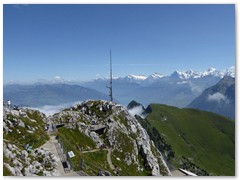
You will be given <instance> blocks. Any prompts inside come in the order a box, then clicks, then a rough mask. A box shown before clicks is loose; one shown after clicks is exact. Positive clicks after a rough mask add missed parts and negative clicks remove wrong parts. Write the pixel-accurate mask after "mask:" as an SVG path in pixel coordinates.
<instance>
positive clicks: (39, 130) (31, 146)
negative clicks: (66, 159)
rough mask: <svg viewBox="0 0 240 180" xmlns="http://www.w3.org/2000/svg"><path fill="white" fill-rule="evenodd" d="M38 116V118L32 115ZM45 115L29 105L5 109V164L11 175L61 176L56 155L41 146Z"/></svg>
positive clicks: (43, 135) (43, 140)
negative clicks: (26, 107)
mask: <svg viewBox="0 0 240 180" xmlns="http://www.w3.org/2000/svg"><path fill="white" fill-rule="evenodd" d="M33 118H36V119H33ZM44 121H47V119H46V116H45V115H44V114H42V113H40V112H39V111H35V110H30V109H20V110H8V111H5V110H4V112H3V125H4V126H3V156H4V160H3V164H4V167H5V168H6V169H7V170H8V172H9V173H10V174H7V175H12V176H58V175H59V173H58V170H57V162H56V157H55V156H54V155H53V154H52V153H51V152H49V151H47V150H44V149H40V148H39V146H40V145H41V144H43V143H44V142H45V141H46V140H47V138H48V136H47V134H46V132H44V131H43V125H44Z"/></svg>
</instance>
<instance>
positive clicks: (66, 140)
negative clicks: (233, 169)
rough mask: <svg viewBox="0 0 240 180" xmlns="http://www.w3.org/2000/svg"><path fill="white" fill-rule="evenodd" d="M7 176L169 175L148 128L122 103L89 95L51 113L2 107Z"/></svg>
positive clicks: (5, 174) (4, 162) (4, 157)
mask: <svg viewBox="0 0 240 180" xmlns="http://www.w3.org/2000/svg"><path fill="white" fill-rule="evenodd" d="M3 165H4V166H3V172H4V176H79V175H84V176H86V175H87V176H97V175H98V176H149V175H151V176H162V175H163V176H168V175H171V173H170V171H169V168H168V166H167V164H166V162H165V161H164V158H163V156H162V154H161V153H160V151H159V150H158V149H157V148H156V147H155V145H154V143H153V141H151V140H150V138H149V135H148V133H147V132H146V130H145V129H144V128H143V127H142V126H141V125H140V123H139V122H138V121H137V120H136V119H135V117H133V116H131V115H130V114H129V112H128V111H127V109H126V108H125V107H123V106H121V105H119V104H116V103H113V102H109V101H104V100H98V101H93V100H88V101H85V102H82V103H81V104H77V105H75V106H74V107H70V108H67V109H63V110H62V111H60V112H59V113H56V114H54V115H52V116H48V117H47V116H46V115H44V114H43V113H41V112H40V111H36V110H31V109H26V108H20V109H19V108H17V109H14V110H13V109H10V108H5V107H4V113H3Z"/></svg>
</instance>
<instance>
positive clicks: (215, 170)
mask: <svg viewBox="0 0 240 180" xmlns="http://www.w3.org/2000/svg"><path fill="white" fill-rule="evenodd" d="M150 106H151V108H152V113H151V114H150V115H149V116H148V117H147V121H148V122H149V123H150V124H151V126H152V127H155V128H156V129H157V130H158V131H159V133H160V134H161V136H162V137H164V139H165V141H166V142H167V143H168V144H170V145H171V147H172V150H173V151H174V154H175V156H174V158H172V160H170V163H171V164H173V165H174V166H176V167H178V166H179V161H180V158H181V157H182V156H184V157H187V158H188V159H189V160H190V161H191V162H193V163H194V164H196V165H197V166H198V167H200V168H202V169H204V170H206V171H207V172H208V173H210V175H234V174H235V123H234V122H233V121H231V120H229V119H227V118H225V117H223V116H219V115H217V114H213V113H209V112H205V111H199V110H195V109H178V108H175V107H171V106H166V105H158V104H151V105H150Z"/></svg>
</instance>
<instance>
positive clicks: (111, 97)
mask: <svg viewBox="0 0 240 180" xmlns="http://www.w3.org/2000/svg"><path fill="white" fill-rule="evenodd" d="M107 88H108V89H109V97H110V101H113V94H112V52H111V50H110V86H109V87H107Z"/></svg>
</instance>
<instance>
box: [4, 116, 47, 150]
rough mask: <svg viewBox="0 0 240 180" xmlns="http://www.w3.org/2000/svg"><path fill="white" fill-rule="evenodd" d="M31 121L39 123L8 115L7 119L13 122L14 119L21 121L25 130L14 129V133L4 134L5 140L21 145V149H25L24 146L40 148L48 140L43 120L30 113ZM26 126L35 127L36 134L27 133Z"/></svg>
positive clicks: (21, 128) (22, 128) (19, 127)
mask: <svg viewBox="0 0 240 180" xmlns="http://www.w3.org/2000/svg"><path fill="white" fill-rule="evenodd" d="M28 114H29V116H30V118H31V119H34V120H36V121H37V122H32V121H31V120H29V118H27V117H21V116H20V117H15V116H13V115H11V114H9V115H7V118H8V119H10V121H12V120H13V119H14V118H16V119H21V120H22V121H23V122H24V124H25V128H24V127H21V126H16V127H14V128H11V129H12V130H13V131H12V132H11V133H8V134H6V133H4V135H3V138H4V139H7V140H9V141H10V142H12V143H16V144H17V145H20V146H19V147H20V148H22V149H23V146H25V145H27V144H30V145H32V146H33V148H37V147H40V146H41V145H43V144H44V143H45V142H46V141H47V140H48V139H49V137H48V135H47V133H46V132H45V131H44V130H43V121H42V118H41V117H40V116H39V115H38V114H37V113H36V114H35V112H34V114H33V115H30V113H28ZM26 126H30V127H34V128H35V132H34V133H29V132H27V130H28V129H27V128H26ZM19 132H20V133H19Z"/></svg>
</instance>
